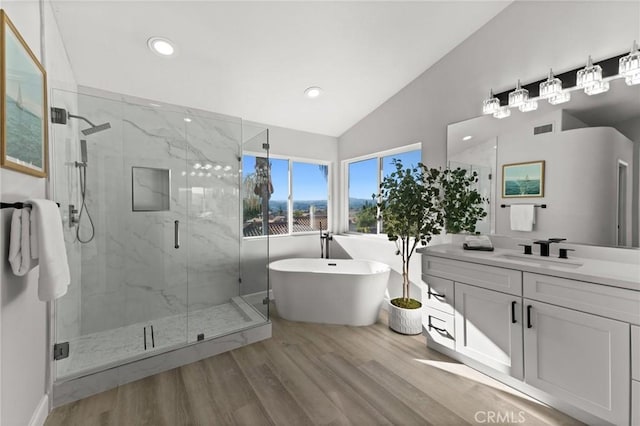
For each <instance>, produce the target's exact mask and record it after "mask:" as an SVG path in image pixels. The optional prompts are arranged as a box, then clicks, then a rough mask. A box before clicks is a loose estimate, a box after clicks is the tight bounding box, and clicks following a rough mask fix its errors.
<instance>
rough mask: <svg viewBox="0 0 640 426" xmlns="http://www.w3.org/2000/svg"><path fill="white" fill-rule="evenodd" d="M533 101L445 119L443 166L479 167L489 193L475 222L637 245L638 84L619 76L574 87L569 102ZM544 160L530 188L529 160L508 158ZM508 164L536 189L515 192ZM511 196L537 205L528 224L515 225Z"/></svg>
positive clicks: (535, 234)
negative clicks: (590, 89) (505, 110)
mask: <svg viewBox="0 0 640 426" xmlns="http://www.w3.org/2000/svg"><path fill="white" fill-rule="evenodd" d="M538 104H539V107H538V109H537V110H536V111H532V112H524V113H523V112H520V111H518V109H517V108H512V114H511V116H510V117H507V118H505V119H501V120H500V119H496V118H494V117H493V116H491V115H488V116H487V115H484V116H480V117H476V118H472V119H470V120H466V121H462V122H459V123H454V124H450V125H449V126H448V129H447V162H448V166H449V167H453V168H455V167H462V168H466V169H468V170H475V171H478V173H479V177H480V182H479V185H480V190H481V192H482V194H483V196H484V197H486V198H487V199H488V202H487V205H486V209H487V212H488V216H487V218H485V220H484V222H482V223H478V226H477V230H478V231H480V232H482V233H483V234H487V233H491V234H499V235H507V236H511V237H519V238H531V239H547V238H551V237H563V238H567V240H568V241H569V242H572V243H585V244H593V245H600V246H623V247H638V246H639V243H640V241H639V239H640V237H639V234H640V231H639V229H640V218H639V215H638V210H639V203H640V201H639V198H640V189H639V188H640V173H639V170H640V85H636V86H627V85H626V84H625V82H624V79H619V78H618V79H614V80H611V81H610V90H609V91H608V92H605V93H602V94H599V95H594V96H588V95H586V94H585V93H584V92H583V91H581V90H575V91H572V92H571V100H570V101H569V102H567V103H564V104H561V105H556V106H554V105H550V104H549V103H548V102H547V101H545V100H539V101H538ZM469 136H471V138H469ZM541 161H544V171H543V173H544V176H543V177H544V179H543V182H542V185H543V188H535V185H538V184H540V182H539V180H540V179H539V177H536V176H529V175H528V174H527V173H525V172H524V171H526V170H528V168H527V167H518V166H515V167H514V166H513V165H517V164H518V163H530V162H541ZM505 165H506V166H507V170H508V172H509V173H510V175H509V176H511V173H514V172H515V173H516V174H517V173H518V170H520V171H522V174H523V176H521V177H520V178H518V179H520V180H519V181H518V182H520V184H521V185H522V183H527V184H529V188H531V186H532V185H533V187H534V188H535V190H533V191H529V190H523V191H522V193H517V192H514V191H513V190H512V189H507V188H505V186H508V185H510V184H511V185H513V184H514V181H513V180H510V179H514V178H509V177H508V176H507V179H506V180H507V183H506V184H505V182H503V176H502V175H503V169H504V166H505ZM523 170H524V171H523ZM533 173H534V174H539V173H540V170H539V169H538V170H537V171H536V172H533ZM538 190H539V191H538ZM540 192H541V193H542V195H539V193H540ZM531 194H537V196H534V195H531ZM514 204H533V205H534V206H536V207H534V212H535V224H534V225H533V227H532V230H531V231H530V232H527V231H515V230H512V225H513V224H512V223H511V208H510V207H511V206H512V205H514ZM543 207H546V208H543Z"/></svg>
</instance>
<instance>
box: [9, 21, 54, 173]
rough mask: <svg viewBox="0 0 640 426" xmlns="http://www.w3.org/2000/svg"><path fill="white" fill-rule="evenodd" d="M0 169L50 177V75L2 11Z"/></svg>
mask: <svg viewBox="0 0 640 426" xmlns="http://www.w3.org/2000/svg"><path fill="white" fill-rule="evenodd" d="M0 99H1V100H2V108H0V123H1V125H0V146H1V150H0V151H1V152H0V166H2V167H4V168H7V169H12V170H15V171H18V172H22V173H26V174H29V175H32V176H37V177H47V157H48V146H47V124H48V123H47V74H46V72H45V70H44V68H43V67H42V64H40V62H39V61H38V59H37V58H36V56H35V55H34V54H33V52H32V51H31V49H29V46H28V45H27V43H26V42H25V41H24V39H23V38H22V36H21V35H20V33H19V32H18V30H17V29H16V27H15V26H14V25H13V24H12V23H11V20H9V17H8V16H7V14H6V12H5V11H4V10H0Z"/></svg>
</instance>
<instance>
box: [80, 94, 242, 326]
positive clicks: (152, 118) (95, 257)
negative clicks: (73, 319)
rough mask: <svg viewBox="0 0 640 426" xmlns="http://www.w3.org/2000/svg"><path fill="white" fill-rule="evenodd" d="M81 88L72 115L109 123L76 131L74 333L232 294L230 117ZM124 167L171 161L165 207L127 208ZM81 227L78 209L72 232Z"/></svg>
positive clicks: (234, 169) (235, 211) (234, 123)
mask: <svg viewBox="0 0 640 426" xmlns="http://www.w3.org/2000/svg"><path fill="white" fill-rule="evenodd" d="M90 92H91V95H88V94H81V95H79V101H78V103H79V110H80V111H81V114H82V115H85V116H87V118H89V120H91V121H93V122H94V123H96V124H101V123H104V122H110V123H111V129H109V130H105V131H103V132H100V133H96V134H94V135H90V136H87V137H86V140H87V148H88V157H89V158H88V160H89V161H88V167H87V180H88V184H87V192H86V202H87V207H88V209H89V211H90V213H91V216H92V218H93V221H94V224H95V238H94V240H93V241H91V242H90V243H88V244H83V245H82V246H81V248H80V249H81V253H82V254H81V259H82V271H81V281H82V291H81V294H80V296H79V300H80V304H79V305H80V308H79V309H77V310H79V315H80V316H81V319H82V320H81V322H80V332H81V333H82V334H88V333H96V332H99V331H104V330H107V329H110V328H114V327H123V326H126V325H128V324H133V323H139V322H145V321H153V320H155V319H158V318H163V317H166V316H172V315H176V314H180V313H184V312H186V311H187V308H189V309H190V310H196V309H202V308H205V307H208V306H212V305H216V304H220V303H225V302H227V301H228V300H229V299H230V298H231V297H233V296H237V295H238V277H239V255H240V254H239V253H240V249H239V246H240V234H239V229H240V227H239V223H240V218H239V214H240V207H239V205H240V203H239V178H238V173H239V171H238V168H239V164H240V163H239V162H238V156H239V149H240V142H239V141H240V140H241V123H240V121H239V120H237V119H228V118H225V117H224V116H219V115H216V114H208V113H204V112H202V111H197V110H188V109H182V110H179V111H178V110H176V107H173V106H166V105H163V106H162V107H152V106H149V103H148V102H146V103H144V104H141V102H140V100H139V99H133V98H128V97H124V96H119V95H114V94H109V93H106V92H105V93H104V94H102V93H100V92H99V91H96V90H95V89H91V90H90ZM96 95H104V96H96ZM187 116H188V117H190V118H191V122H188V123H187V122H185V121H184V118H185V117H187ZM78 124H81V125H80V128H81V129H83V128H85V127H84V123H78ZM76 125H77V124H76ZM82 137H83V138H84V136H82ZM198 165H199V166H200V167H198ZM134 166H135V167H156V168H167V169H170V170H171V185H170V192H171V194H170V210H169V211H156V212H139V211H136V212H134V211H132V205H131V204H132V201H131V200H132V198H131V197H132V182H131V168H132V167H134ZM176 220H178V221H179V222H180V231H181V241H180V243H181V245H180V248H179V249H175V248H174V221H176ZM89 234H90V227H89V226H88V221H86V217H85V218H84V220H83V222H82V226H81V236H84V237H85V238H86V236H87V235H89Z"/></svg>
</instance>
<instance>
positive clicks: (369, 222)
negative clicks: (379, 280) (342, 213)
mask: <svg viewBox="0 0 640 426" xmlns="http://www.w3.org/2000/svg"><path fill="white" fill-rule="evenodd" d="M394 151H395V152H384V153H379V154H374V155H372V156H369V157H368V158H363V159H356V160H352V161H349V162H347V167H346V169H347V174H348V176H347V181H348V194H349V198H348V203H347V205H348V212H347V218H348V229H349V231H351V232H362V233H366V234H378V233H382V228H381V224H379V223H378V220H377V219H376V218H377V216H378V208H377V206H376V200H375V199H374V197H373V195H374V194H377V193H378V189H379V187H380V182H381V179H384V178H385V177H386V176H388V175H389V174H390V173H392V172H393V171H394V170H395V168H394V167H393V163H392V160H393V159H394V158H397V159H399V160H402V164H403V165H404V167H410V166H417V165H418V163H419V162H420V161H422V159H421V157H422V152H421V149H420V144H414V145H411V146H408V147H405V148H402V149H399V150H394Z"/></svg>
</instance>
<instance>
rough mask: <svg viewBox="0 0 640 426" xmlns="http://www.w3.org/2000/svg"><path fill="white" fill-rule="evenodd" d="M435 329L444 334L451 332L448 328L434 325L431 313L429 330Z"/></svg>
mask: <svg viewBox="0 0 640 426" xmlns="http://www.w3.org/2000/svg"><path fill="white" fill-rule="evenodd" d="M431 329H434V330H435V331H438V332H440V333H442V334H449V332H448V331H447V330H445V329H444V328H438V327H436V326H434V325H432V324H431V315H429V330H431Z"/></svg>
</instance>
